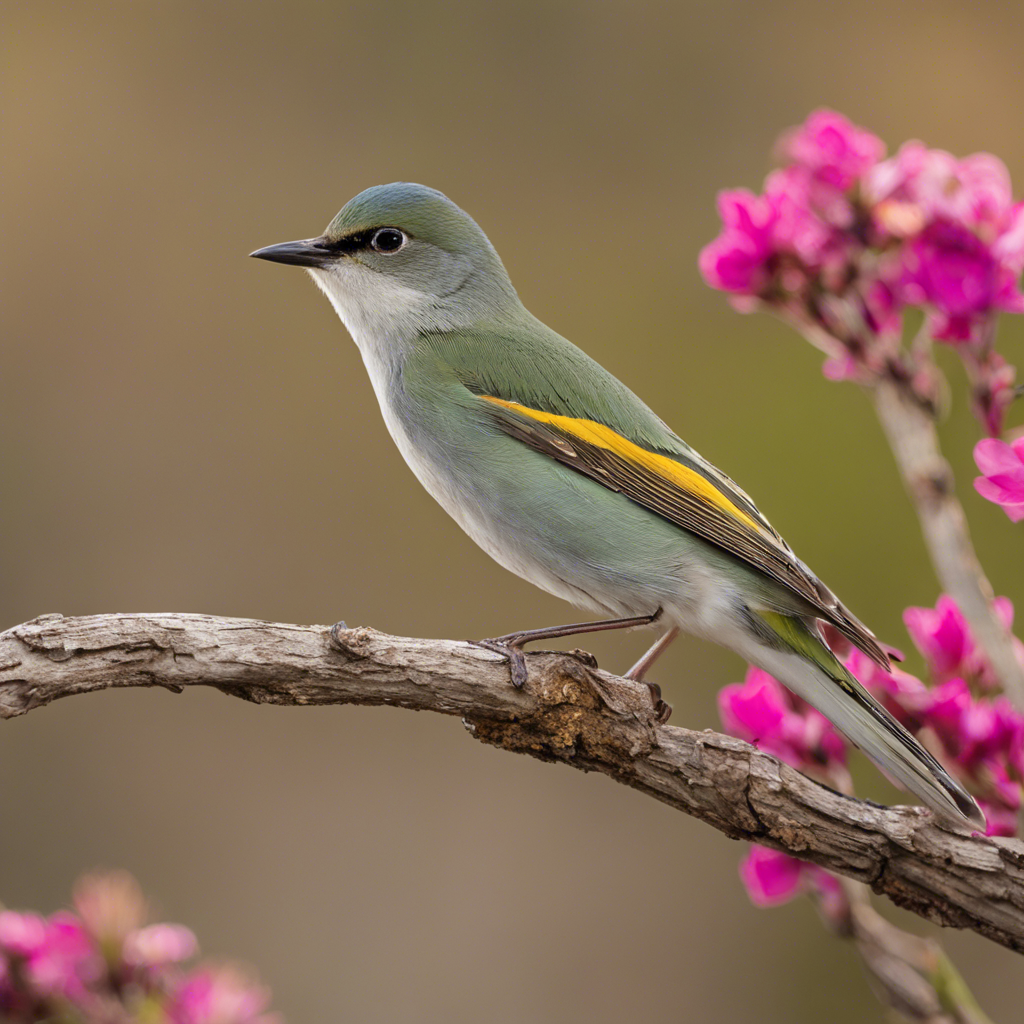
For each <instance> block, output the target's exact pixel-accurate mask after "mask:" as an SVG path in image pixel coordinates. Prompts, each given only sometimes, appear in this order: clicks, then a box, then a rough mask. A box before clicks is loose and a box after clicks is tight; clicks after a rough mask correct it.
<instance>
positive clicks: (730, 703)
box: [718, 665, 849, 920]
mask: <svg viewBox="0 0 1024 1024" xmlns="http://www.w3.org/2000/svg"><path fill="white" fill-rule="evenodd" d="M718 712H719V715H720V716H721V719H722V724H723V726H724V727H725V729H726V731H728V732H731V733H732V734H733V735H735V736H739V737H740V739H744V740H746V741H747V742H748V743H753V744H755V745H756V746H758V747H759V748H760V749H762V750H765V751H767V752H768V753H770V754H774V755H775V756H776V757H778V758H779V760H781V761H785V762H786V763H787V764H791V765H793V767H795V768H799V769H800V770H801V771H803V772H805V773H807V774H808V775H812V776H814V777H816V778H818V779H820V780H821V781H822V782H825V783H827V784H828V785H831V786H834V787H836V788H839V789H848V788H849V776H848V774H847V771H846V741H845V740H844V739H843V737H842V736H840V734H839V733H838V732H837V731H836V729H835V726H833V725H832V723H831V722H830V721H829V720H828V719H827V718H825V716H824V715H822V714H821V713H820V712H818V711H816V710H815V709H814V708H812V707H811V706H810V705H809V704H807V702H806V701H803V700H801V699H800V698H799V697H797V696H795V695H794V694H793V693H791V692H790V691H789V690H787V689H786V688H785V687H784V686H783V685H782V684H781V683H780V682H778V680H777V679H775V677H774V676H771V675H769V674H768V673H767V672H765V671H764V670H763V669H760V668H756V667H755V666H753V665H751V666H750V668H749V669H748V670H747V675H746V678H745V679H744V680H743V682H742V683H732V684H730V685H729V686H726V687H724V688H723V689H722V690H721V691H720V692H719V694H718ZM740 878H741V879H742V880H743V884H744V885H745V886H746V889H747V893H748V894H749V896H750V898H751V900H752V901H753V902H754V903H755V904H757V906H759V907H772V906H776V905H778V904H780V903H785V902H786V901H788V900H791V899H793V897H795V896H797V895H799V894H800V893H811V894H813V895H814V896H815V897H816V899H817V901H818V905H819V906H820V907H821V908H822V910H823V911H824V912H825V913H826V914H831V915H833V916H834V917H835V918H836V919H837V920H838V919H841V918H842V916H843V914H844V913H845V911H846V907H847V904H846V897H845V895H844V894H843V890H842V887H841V886H840V883H839V881H838V880H837V879H836V878H835V877H834V876H832V875H830V874H829V873H828V872H827V871H824V870H823V869H822V868H819V867H817V866H815V865H813V864H806V863H804V862H803V861H801V860H797V859H796V858H795V857H790V856H789V855H788V854H785V853H780V852H778V851H777V850H767V849H765V848H764V847H762V846H754V847H751V849H750V852H749V853H748V854H747V856H746V858H745V859H744V860H743V862H742V864H741V865H740Z"/></svg>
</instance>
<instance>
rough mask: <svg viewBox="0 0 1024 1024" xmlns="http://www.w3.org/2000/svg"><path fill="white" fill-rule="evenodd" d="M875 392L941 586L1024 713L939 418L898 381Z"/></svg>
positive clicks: (1015, 667) (883, 382) (1021, 683)
mask: <svg viewBox="0 0 1024 1024" xmlns="http://www.w3.org/2000/svg"><path fill="white" fill-rule="evenodd" d="M874 391H875V409H876V411H877V412H878V418H879V420H880V421H881V423H882V428H883V429H884V430H885V434H886V437H887V438H888V439H889V445H890V447H891V448H892V452H893V456H894V457H895V459H896V464H897V466H899V470H900V474H901V475H902V477H903V482H904V484H905V485H906V488H907V491H908V492H909V494H910V499H911V501H912V502H913V503H914V508H915V509H916V510H917V515H918V518H919V519H920V521H921V531H922V533H923V534H924V539H925V543H926V544H927V546H928V553H929V554H930V555H931V560H932V564H933V565H934V566H935V574H936V575H937V576H938V578H939V583H941V584H942V587H943V589H944V590H945V591H946V592H947V593H948V594H949V595H950V596H951V597H952V598H953V600H954V601H956V603H957V604H958V605H959V606H960V609H961V611H963V613H964V617H965V618H966V619H967V621H968V623H969V624H970V627H971V632H972V633H973V634H974V638H975V640H976V641H977V642H978V644H979V645H980V646H981V648H982V649H983V650H984V651H985V653H986V654H987V655H988V656H989V660H990V661H991V662H992V667H993V668H994V669H995V671H996V676H997V677H998V679H999V681H1000V682H1001V683H1002V686H1003V689H1004V690H1005V691H1006V694H1007V696H1009V697H1010V699H1011V700H1012V701H1013V703H1014V705H1015V706H1016V707H1017V708H1019V709H1020V710H1022V711H1024V667H1022V666H1021V665H1020V663H1019V662H1018V661H1017V655H1016V653H1015V652H1014V649H1013V639H1012V637H1011V636H1010V633H1009V630H1007V629H1006V627H1005V626H1004V625H1003V623H1002V622H1001V621H1000V620H999V617H998V616H997V615H996V612H995V609H994V608H993V607H992V596H993V594H992V585H991V584H990V583H989V581H988V579H987V577H986V576H985V572H984V570H983V569H982V567H981V564H980V563H979V561H978V556H977V555H976V554H975V553H974V545H973V544H972V543H971V535H970V531H969V530H968V527H967V517H966V516H965V515H964V510H963V506H962V505H961V504H960V502H959V501H958V500H957V497H956V491H955V490H954V487H953V470H952V469H951V468H950V465H949V463H948V462H947V461H946V460H945V459H944V458H943V457H942V452H941V451H940V449H939V439H938V434H937V433H936V430H935V420H934V418H933V416H932V415H931V413H930V412H928V410H926V409H925V408H923V407H922V405H921V403H920V402H919V401H917V400H916V399H915V398H914V396H913V394H912V393H911V391H910V389H909V388H908V387H906V386H905V385H902V384H901V383H900V382H898V381H894V380H889V379H885V378H883V379H880V380H879V381H878V383H877V384H876V385H875V388H874Z"/></svg>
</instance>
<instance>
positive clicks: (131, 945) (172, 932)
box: [122, 924, 199, 967]
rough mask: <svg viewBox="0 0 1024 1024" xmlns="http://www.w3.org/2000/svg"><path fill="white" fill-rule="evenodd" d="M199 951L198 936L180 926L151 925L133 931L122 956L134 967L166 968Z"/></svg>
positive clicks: (126, 940)
mask: <svg viewBox="0 0 1024 1024" xmlns="http://www.w3.org/2000/svg"><path fill="white" fill-rule="evenodd" d="M198 949H199V945H198V943H197V942H196V937H195V935H194V934H193V933H192V932H191V931H190V930H189V929H188V928H186V927H185V926H184V925H180V924H151V925H147V926H146V927H145V928H139V929H137V930H136V931H133V932H129V934H128V937H127V938H126V939H125V940H124V948H123V951H122V956H123V958H124V962H125V963H126V964H129V965H130V966H132V967H164V966H166V965H167V964H175V963H181V961H182V960H188V958H189V957H191V956H194V955H195V954H196V952H197V951H198Z"/></svg>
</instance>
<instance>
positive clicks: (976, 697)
mask: <svg viewBox="0 0 1024 1024" xmlns="http://www.w3.org/2000/svg"><path fill="white" fill-rule="evenodd" d="M995 610H996V612H997V614H998V615H999V618H1000V619H1001V620H1002V622H1003V625H1004V626H1006V628H1007V629H1008V630H1009V629H1010V628H1011V627H1012V625H1013V605H1012V604H1011V603H1010V601H1009V600H1008V599H1007V598H1005V597H1000V598H996V601H995ZM903 621H904V624H905V625H906V627H907V631H908V632H909V633H910V636H911V638H912V639H913V641H914V645H915V646H916V647H917V649H918V650H919V651H920V652H921V654H922V655H923V656H924V659H925V662H926V663H927V665H928V672H929V676H930V678H931V683H932V685H931V686H927V685H926V684H925V683H923V682H922V681H921V680H919V679H917V678H915V677H914V676H911V675H909V674H908V673H906V672H900V671H896V672H893V673H887V672H884V671H882V670H881V669H879V668H878V667H877V666H875V665H874V664H872V663H871V662H870V661H869V660H868V659H867V658H866V657H864V655H862V654H861V653H860V652H859V651H857V652H854V653H853V654H851V655H850V658H849V659H848V661H847V666H848V667H849V669H850V670H851V671H852V672H853V673H854V674H856V675H857V676H858V678H860V680H861V681H862V682H863V683H864V685H865V686H866V687H867V688H868V689H869V690H871V691H872V692H873V693H874V694H875V696H876V697H878V699H879V700H880V701H881V702H882V703H883V704H884V705H885V707H886V708H887V709H888V710H889V711H890V712H891V713H892V714H893V715H894V716H895V717H896V718H897V719H898V720H899V721H900V722H902V723H903V725H905V726H906V727H907V728H908V729H909V730H910V731H911V732H913V733H915V734H916V735H920V736H921V739H922V740H923V741H924V742H926V743H927V744H928V745H929V746H931V747H932V748H933V750H936V751H937V752H938V753H940V754H941V756H942V760H943V761H944V763H945V764H946V765H947V767H949V769H950V770H951V771H952V772H953V773H954V774H955V775H956V776H957V777H958V778H959V779H960V780H961V781H962V782H963V783H964V784H965V785H966V786H967V788H968V789H969V790H970V791H971V792H972V793H973V794H974V796H975V797H976V798H977V800H978V803H979V805H980V806H981V809H982V810H983V811H984V812H985V817H986V819H987V821H988V828H987V832H988V834H989V835H1004V836H1009V835H1016V833H1017V828H1018V817H1019V814H1020V810H1021V805H1022V798H1024V790H1022V784H1024V715H1022V714H1021V713H1020V712H1019V711H1018V710H1017V709H1016V708H1014V706H1013V705H1012V704H1011V703H1010V701H1009V700H1008V699H1007V698H1006V697H1005V696H1002V695H1001V694H999V692H998V691H999V686H998V681H997V679H996V676H995V673H994V671H993V669H992V666H991V664H989V661H988V659H987V658H986V657H985V655H984V652H983V651H982V650H981V649H980V648H979V647H978V646H977V644H976V643H975V641H974V638H973V637H972V636H971V631H970V627H969V626H968V625H967V622H966V620H965V619H964V616H963V613H962V612H961V611H960V609H959V608H958V607H957V605H956V603H955V602H954V601H953V600H952V598H949V597H946V596H943V597H940V598H939V600H938V602H937V603H936V605H935V607H934V608H908V609H907V610H906V611H905V612H904V614H903ZM1014 647H1015V650H1016V652H1017V658H1018V660H1019V661H1020V662H1021V664H1022V665H1024V644H1022V643H1021V642H1020V641H1019V640H1017V639H1016V638H1015V639H1014Z"/></svg>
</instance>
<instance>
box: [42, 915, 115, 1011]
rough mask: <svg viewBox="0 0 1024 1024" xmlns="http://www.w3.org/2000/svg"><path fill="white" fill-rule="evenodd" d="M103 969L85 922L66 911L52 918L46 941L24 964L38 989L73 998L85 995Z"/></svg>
mask: <svg viewBox="0 0 1024 1024" xmlns="http://www.w3.org/2000/svg"><path fill="white" fill-rule="evenodd" d="M102 970H103V965H102V961H101V958H100V956H99V953H98V951H97V949H96V947H95V946H94V945H93V942H92V940H91V938H90V936H89V934H88V933H87V932H86V930H85V929H84V928H83V927H82V922H81V921H79V920H78V918H77V917H75V915H74V914H69V913H67V912H65V911H58V912H57V913H56V914H53V915H52V916H51V917H50V918H49V920H48V921H47V923H46V942H45V943H44V945H43V946H42V947H41V948H40V949H38V950H36V952H35V953H34V954H33V955H32V956H30V957H29V959H28V962H27V964H26V966H25V974H26V976H27V977H28V979H29V981H30V983H31V985H32V987H33V988H34V989H35V990H36V991H37V992H38V993H40V994H43V995H59V996H63V997H65V998H67V999H71V1000H73V1001H75V1000H82V999H83V998H85V996H86V995H87V993H88V988H89V986H90V984H91V983H92V982H93V981H95V980H96V979H97V978H98V977H99V976H100V975H101V973H102Z"/></svg>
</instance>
